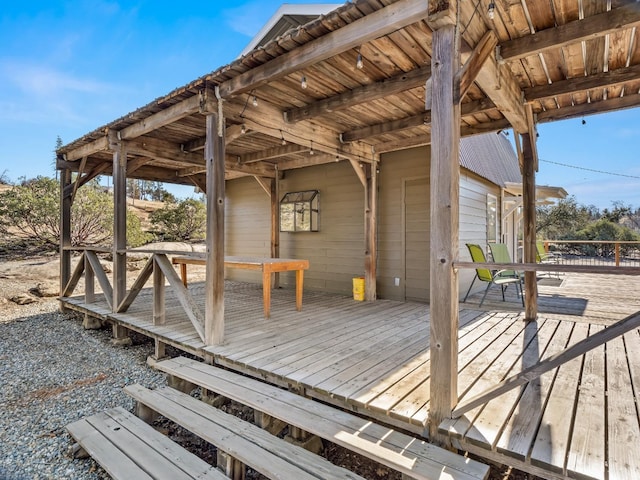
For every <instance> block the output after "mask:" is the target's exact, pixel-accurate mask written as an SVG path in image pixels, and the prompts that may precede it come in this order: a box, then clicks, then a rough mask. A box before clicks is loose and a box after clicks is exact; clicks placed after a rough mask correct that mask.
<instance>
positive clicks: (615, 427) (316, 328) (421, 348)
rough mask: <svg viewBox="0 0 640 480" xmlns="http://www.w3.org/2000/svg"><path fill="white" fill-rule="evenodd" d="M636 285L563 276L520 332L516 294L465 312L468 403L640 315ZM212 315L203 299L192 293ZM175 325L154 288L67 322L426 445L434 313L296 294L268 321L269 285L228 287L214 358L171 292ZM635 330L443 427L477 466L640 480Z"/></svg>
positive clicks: (199, 289) (71, 301)
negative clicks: (173, 353)
mask: <svg viewBox="0 0 640 480" xmlns="http://www.w3.org/2000/svg"><path fill="white" fill-rule="evenodd" d="M638 289H640V278H638V277H626V276H601V275H600V276H598V275H588V274H566V275H562V276H561V277H560V278H555V277H553V276H551V277H544V278H542V279H541V280H540V284H539V292H540V295H539V304H540V311H541V313H540V315H539V318H538V320H537V321H536V322H532V323H528V324H527V323H525V322H524V320H523V314H522V305H521V303H520V299H519V298H517V297H516V296H515V292H514V291H513V290H514V289H510V290H509V291H508V292H507V301H506V302H503V301H502V298H501V296H500V292H499V290H498V289H492V290H491V291H490V293H489V295H488V296H487V300H486V301H485V303H484V305H483V308H482V309H479V308H478V303H479V299H480V295H481V293H482V292H480V294H478V293H476V294H474V295H471V296H470V297H469V300H468V301H467V302H466V303H464V304H461V310H460V330H459V355H458V368H459V380H458V382H459V385H458V391H459V395H460V398H461V400H463V399H466V398H470V397H471V396H473V395H474V394H477V393H479V392H481V391H483V390H484V389H486V388H488V387H491V386H493V385H495V384H496V383H497V382H499V381H501V380H502V379H504V378H506V377H507V376H509V375H512V374H514V373H517V372H518V371H520V370H521V369H523V368H526V367H527V366H529V365H531V364H534V363H535V362H537V361H538V360H539V359H541V358H542V359H544V358H547V357H549V356H551V355H553V354H555V353H557V352H560V351H562V350H563V349H565V348H566V347H567V346H569V345H573V344H575V343H577V342H578V341H580V340H581V339H584V338H586V337H587V336H589V335H592V334H593V333H594V332H596V331H598V330H599V329H601V328H604V327H605V326H606V325H609V324H611V323H613V322H615V321H617V320H620V319H622V318H623V317H625V316H627V315H629V314H631V313H634V312H636V311H637V310H640V297H638V296H637V295H635V292H637V291H638ZM189 291H190V292H191V294H192V295H193V297H194V299H195V300H196V303H197V304H198V306H199V308H201V309H202V311H203V312H204V297H205V287H204V284H203V283H202V282H199V283H198V282H194V283H192V284H190V285H189ZM165 293H166V321H165V323H164V324H163V325H154V324H153V316H152V305H153V296H152V292H151V290H150V289H149V288H145V289H144V290H143V291H142V292H141V293H140V295H139V297H138V298H137V299H136V300H135V301H134V302H133V304H132V305H131V307H130V308H129V310H128V311H127V312H125V313H120V314H111V313H110V312H109V309H108V306H107V304H106V302H105V301H104V299H103V298H101V296H100V295H97V296H96V301H95V303H92V304H89V305H86V304H84V301H83V298H81V297H74V298H67V299H64V302H65V303H66V304H67V305H68V306H70V307H71V308H77V309H78V310H80V311H83V312H90V313H91V314H93V315H95V316H98V317H101V318H105V319H110V320H112V321H115V322H116V323H120V324H122V325H124V326H127V327H129V328H131V329H133V330H136V331H138V332H142V333H144V334H146V335H148V336H151V337H153V338H157V339H159V340H161V341H163V342H166V343H168V344H171V345H174V346H176V347H178V348H182V349H184V350H185V351H187V352H190V353H193V354H195V355H198V356H201V357H204V356H205V355H206V356H212V357H213V358H214V361H215V362H216V363H219V364H221V365H224V366H226V367H229V368H232V369H235V370H237V371H240V372H243V373H245V374H248V375H252V376H256V377H258V378H263V379H267V380H270V381H273V382H274V383H278V384H281V385H289V386H295V387H296V389H297V390H299V391H300V392H301V393H305V394H307V395H310V396H312V397H314V398H319V399H322V400H325V401H327V402H329V403H333V404H335V405H339V406H342V407H345V408H347V409H351V410H353V411H357V412H359V413H361V414H365V415H369V416H370V417H372V418H374V419H376V420H378V421H383V422H384V421H386V422H387V423H390V424H392V425H395V426H401V427H402V428H405V429H406V430H408V431H411V432H413V433H414V434H419V435H420V434H423V433H424V431H425V426H426V420H427V415H428V408H429V364H430V362H429V351H428V347H429V308H428V305H425V304H421V303H416V302H395V301H390V300H379V301H376V302H356V301H354V300H352V299H351V298H350V297H346V296H339V295H332V294H328V293H322V292H314V291H305V298H304V301H303V309H302V311H301V312H297V311H296V310H295V292H294V290H293V289H286V288H283V289H275V290H274V291H273V292H272V308H271V318H270V319H265V318H264V316H263V310H262V289H261V286H260V285H256V284H248V283H240V282H227V283H226V284H225V340H224V342H223V344H222V345H218V346H211V347H206V346H205V345H204V344H203V343H202V341H201V340H200V338H199V336H198V335H197V333H196V332H195V330H194V329H193V326H192V325H191V323H190V322H189V320H188V318H187V316H186V314H185V313H184V311H183V310H182V307H181V306H180V305H179V303H178V302H177V301H176V300H175V293H174V292H173V291H172V288H171V287H170V286H167V288H166V292H165ZM638 351H640V330H634V331H632V332H629V333H627V334H626V335H624V336H623V337H622V338H618V339H616V340H614V341H611V342H608V343H607V344H606V345H604V346H601V347H599V348H597V349H595V350H593V351H591V352H588V353H587V354H585V355H583V356H581V357H578V358H576V359H575V360H572V361H571V362H568V363H566V364H564V365H562V366H561V367H559V368H556V369H554V370H552V371H550V372H547V373H545V374H544V375H543V376H541V377H540V378H539V379H537V380H536V381H532V382H529V383H527V384H525V385H523V386H522V387H520V388H518V389H515V390H512V391H510V392H507V393H505V394H503V395H501V396H499V397H497V398H496V399H494V400H492V401H490V402H488V403H487V404H485V405H482V406H480V407H478V408H476V409H474V410H472V411H470V412H467V413H466V414H465V415H464V416H463V417H461V418H460V419H457V420H449V421H447V422H445V423H444V424H443V425H442V426H441V429H444V430H446V431H448V433H449V434H450V435H451V437H452V439H453V440H454V444H456V445H458V446H459V447H461V448H464V449H466V450H469V451H471V452H473V453H476V454H478V455H480V456H481V457H484V458H487V459H490V460H493V461H500V462H503V463H506V464H510V465H514V466H515V467H517V468H520V469H524V470H528V471H530V472H531V473H534V474H537V475H541V476H545V477H547V478H552V479H559V478H569V476H575V477H580V478H589V477H594V478H605V476H606V475H608V479H609V480H618V479H619V480H623V479H625V480H626V479H632V478H640V456H638V455H637V454H635V449H634V448H633V447H631V448H630V446H635V445H637V444H638V442H640V418H639V413H638V406H637V402H636V398H637V397H638V392H639V391H640V356H639V355H637V352H638Z"/></svg>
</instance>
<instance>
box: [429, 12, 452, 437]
mask: <svg viewBox="0 0 640 480" xmlns="http://www.w3.org/2000/svg"><path fill="white" fill-rule="evenodd" d="M455 3H456V2H455V1H450V2H447V3H446V6H445V7H444V11H442V12H438V11H433V12H432V11H430V12H429V15H430V16H429V20H430V24H431V26H432V28H433V29H434V32H433V37H432V38H433V40H432V41H433V53H432V57H431V89H430V91H431V98H430V101H431V117H432V123H431V139H432V141H431V180H432V181H431V262H430V278H431V279H432V281H431V283H430V303H431V304H430V311H431V322H430V333H431V338H430V359H431V366H430V371H431V377H430V409H429V436H430V438H431V439H432V440H433V441H434V442H436V443H440V444H441V445H443V446H447V447H448V446H450V440H449V438H448V437H447V436H445V435H441V434H439V432H438V426H439V425H440V423H441V422H442V421H443V420H444V419H445V418H449V417H450V416H451V412H452V410H453V407H454V406H455V405H456V403H457V401H458V315H459V311H458V277H457V274H456V271H455V270H454V268H453V264H454V262H455V261H456V260H457V258H458V230H459V225H458V222H459V214H458V211H459V180H460V167H459V164H460V158H459V148H460V98H459V87H458V86H457V85H456V83H457V82H456V80H455V79H456V73H457V72H458V69H459V67H460V52H459V47H458V44H459V39H458V37H457V35H456V24H457V13H456V5H455ZM439 5H440V3H439V2H435V3H433V2H429V8H430V10H431V9H433V8H435V9H437V8H438V6H439ZM434 19H435V22H434ZM427 101H429V99H427Z"/></svg>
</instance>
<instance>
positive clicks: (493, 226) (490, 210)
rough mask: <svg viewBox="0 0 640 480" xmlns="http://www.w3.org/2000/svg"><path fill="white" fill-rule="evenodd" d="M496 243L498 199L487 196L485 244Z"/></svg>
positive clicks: (493, 196)
mask: <svg viewBox="0 0 640 480" xmlns="http://www.w3.org/2000/svg"><path fill="white" fill-rule="evenodd" d="M497 241H498V198H497V197H496V196H495V195H491V194H490V193H488V194H487V243H492V242H497Z"/></svg>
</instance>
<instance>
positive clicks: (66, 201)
mask: <svg viewBox="0 0 640 480" xmlns="http://www.w3.org/2000/svg"><path fill="white" fill-rule="evenodd" d="M69 187H71V170H68V169H64V170H62V171H61V172H60V294H61V296H64V295H63V292H64V291H65V287H66V286H67V284H68V283H69V280H70V279H71V250H69V248H70V247H71V203H72V202H71V197H69V196H68V195H65V189H67V188H69ZM60 308H61V310H62V311H64V308H63V307H62V303H61V304H60Z"/></svg>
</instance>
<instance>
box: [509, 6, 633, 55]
mask: <svg viewBox="0 0 640 480" xmlns="http://www.w3.org/2000/svg"><path fill="white" fill-rule="evenodd" d="M638 24H640V7H639V6H638V4H637V3H636V2H633V3H631V4H629V5H625V6H623V7H619V8H615V9H613V10H610V11H608V12H604V13H600V14H597V15H593V16H591V17H587V18H585V19H583V20H575V21H573V22H569V23H566V24H564V25H560V26H557V27H554V28H548V29H545V30H540V31H538V32H536V33H535V34H533V35H527V36H525V37H520V38H515V39H513V40H509V41H507V42H503V43H501V44H500V59H501V60H504V61H512V60H520V59H522V58H525V57H528V56H530V55H535V54H537V53H542V52H544V51H546V50H549V49H552V48H560V47H563V46H565V45H569V44H572V43H576V42H579V41H582V40H592V39H595V38H599V37H603V36H605V35H607V34H609V33H612V32H615V31H617V30H620V29H622V28H627V27H631V26H634V25H638Z"/></svg>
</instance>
